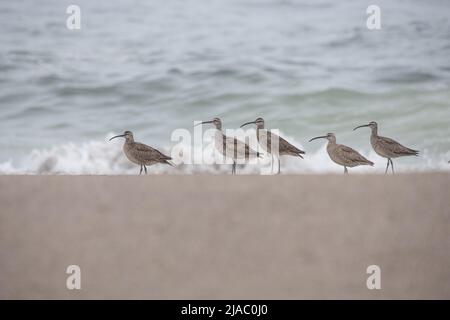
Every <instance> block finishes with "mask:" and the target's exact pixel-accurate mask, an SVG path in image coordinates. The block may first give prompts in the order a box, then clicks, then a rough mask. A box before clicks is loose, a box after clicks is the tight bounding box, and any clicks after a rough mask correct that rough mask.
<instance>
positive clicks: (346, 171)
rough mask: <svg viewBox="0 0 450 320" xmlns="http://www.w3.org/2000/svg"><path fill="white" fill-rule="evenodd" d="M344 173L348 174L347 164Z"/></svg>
mask: <svg viewBox="0 0 450 320" xmlns="http://www.w3.org/2000/svg"><path fill="white" fill-rule="evenodd" d="M344 174H348V170H347V167H346V166H344Z"/></svg>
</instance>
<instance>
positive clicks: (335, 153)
mask: <svg viewBox="0 0 450 320" xmlns="http://www.w3.org/2000/svg"><path fill="white" fill-rule="evenodd" d="M315 139H327V140H328V145H327V152H328V155H329V156H330V158H331V160H333V161H334V162H335V163H337V164H339V165H341V166H344V173H348V170H347V167H350V168H353V167H356V166H363V165H369V166H373V162H372V161H370V160H367V159H366V158H365V157H363V156H362V155H361V154H360V153H359V152H358V151H356V150H354V149H352V148H350V147H347V146H344V145H342V144H337V143H336V136H335V135H334V133H328V134H327V135H326V136H320V137H315V138H312V139H311V140H309V142H311V141H313V140H315Z"/></svg>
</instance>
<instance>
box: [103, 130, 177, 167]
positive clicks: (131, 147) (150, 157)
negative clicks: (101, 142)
mask: <svg viewBox="0 0 450 320" xmlns="http://www.w3.org/2000/svg"><path fill="white" fill-rule="evenodd" d="M119 137H124V138H125V143H124V144H123V152H124V153H125V155H126V156H127V158H128V160H130V161H131V162H133V163H136V164H138V165H140V166H141V170H140V171H139V174H141V173H142V168H144V170H145V174H147V167H146V166H151V165H153V164H156V163H163V164H168V165H172V164H171V163H170V162H169V161H168V160H171V159H172V158H171V157H169V156H166V155H164V154H163V153H161V152H160V151H158V150H156V149H155V148H152V147H150V146H148V145H146V144H143V143H140V142H135V141H134V138H133V133H132V132H131V131H125V132H124V133H123V134H121V135H118V136H114V137H112V138H111V139H109V140H110V141H111V140H112V139H114V138H119Z"/></svg>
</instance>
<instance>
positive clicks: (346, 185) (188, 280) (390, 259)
mask: <svg viewBox="0 0 450 320" xmlns="http://www.w3.org/2000/svg"><path fill="white" fill-rule="evenodd" d="M449 190H450V173H447V172H437V173H416V174H406V173H403V174H397V175H395V176H392V175H387V176H385V175H384V174H383V175H381V174H354V175H352V174H350V175H348V176H344V175H342V174H328V175H327V174H317V175H313V174H298V175H297V174H295V175H280V176H264V177H260V176H256V175H237V176H231V175H207V174H195V175H151V174H149V175H147V176H140V177H139V176H132V175H130V176H78V175H77V176H66V175H45V176H28V175H17V176H16V175H13V176H0V203H1V208H2V209H1V212H0V279H1V280H0V298H2V299H14V298H15V299H101V298H105V299H119V298H123V299H131V298H134V299H315V298H322V299H449V298H450V282H449V281H448V280H449V279H450V257H449V255H448V252H449V251H450V235H449V233H448V230H450V211H449V210H450V209H449V208H450V197H448V194H449ZM72 264H76V265H79V266H80V268H81V275H82V277H81V283H82V289H81V290H68V289H67V288H66V286H65V284H66V279H67V277H68V275H67V274H66V273H65V271H66V268H67V266H69V265H72ZM373 264H376V265H379V266H380V268H381V287H382V289H381V290H368V289H367V287H366V280H367V277H368V276H369V275H368V274H367V273H366V268H367V267H368V266H369V265H373Z"/></svg>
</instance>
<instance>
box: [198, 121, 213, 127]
mask: <svg viewBox="0 0 450 320" xmlns="http://www.w3.org/2000/svg"><path fill="white" fill-rule="evenodd" d="M213 122H214V121H213V120H211V121H203V122H200V123H197V124H196V125H194V127H196V126H199V125H201V124H206V123H213Z"/></svg>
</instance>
